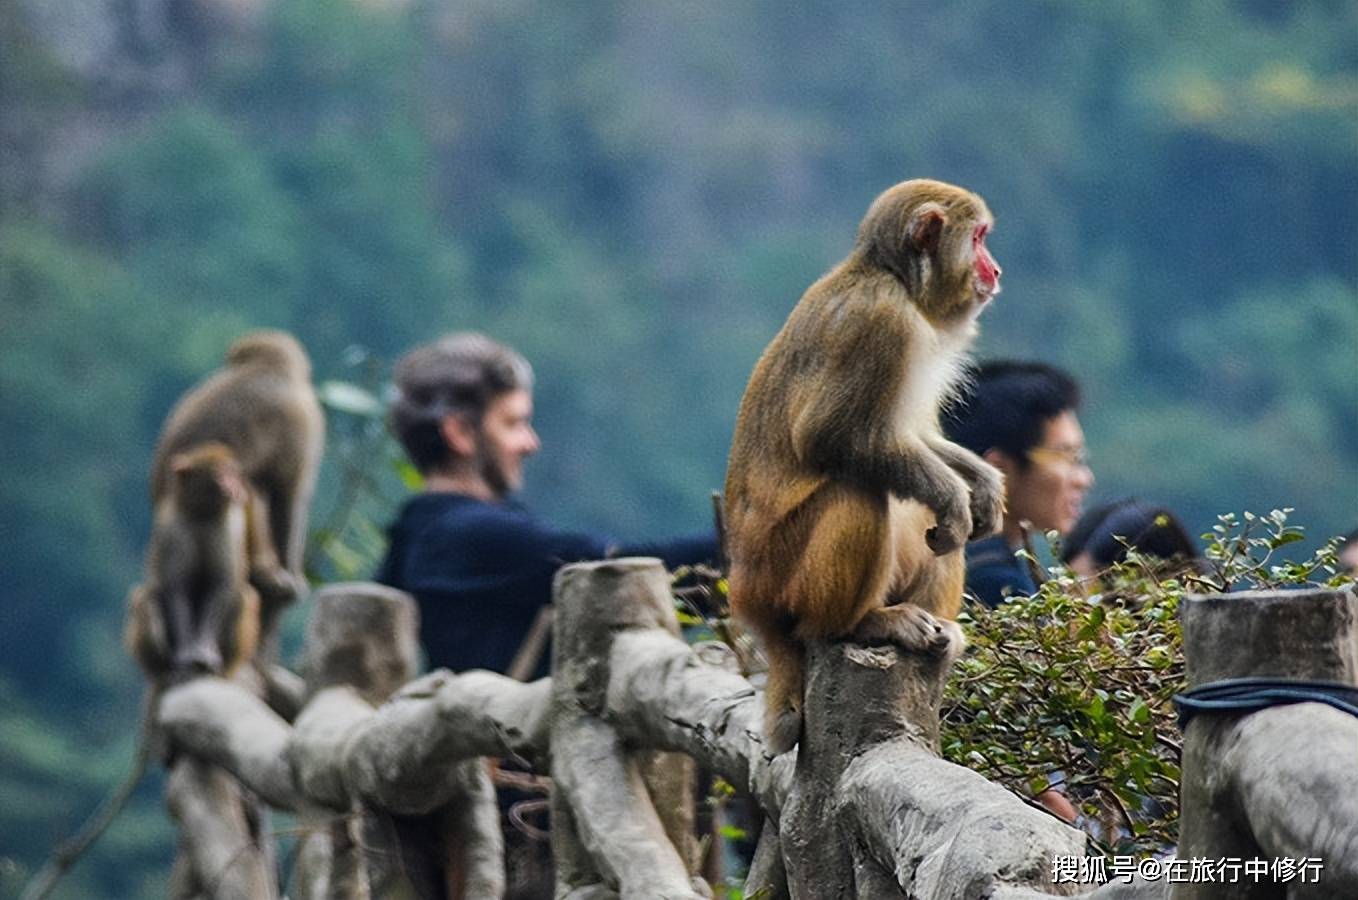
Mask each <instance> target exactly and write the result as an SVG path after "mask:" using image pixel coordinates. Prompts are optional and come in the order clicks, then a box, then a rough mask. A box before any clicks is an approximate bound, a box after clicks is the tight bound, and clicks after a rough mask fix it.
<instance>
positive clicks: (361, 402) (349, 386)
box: [316, 380, 383, 419]
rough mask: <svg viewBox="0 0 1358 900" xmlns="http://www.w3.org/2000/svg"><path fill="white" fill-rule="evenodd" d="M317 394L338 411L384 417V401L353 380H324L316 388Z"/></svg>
mask: <svg viewBox="0 0 1358 900" xmlns="http://www.w3.org/2000/svg"><path fill="white" fill-rule="evenodd" d="M316 396H317V397H319V398H320V401H321V402H322V403H324V404H325V405H326V406H328V407H330V408H331V409H333V410H335V411H337V412H342V413H348V414H349V415H351V416H361V417H363V418H369V419H373V418H381V417H382V412H383V409H382V402H381V401H380V400H378V399H377V398H376V397H374V396H373V395H372V394H371V393H369V392H368V391H366V390H364V389H363V388H361V387H359V386H358V385H356V384H353V383H352V382H348V381H336V380H330V381H326V382H322V384H321V385H320V386H319V387H318V388H316Z"/></svg>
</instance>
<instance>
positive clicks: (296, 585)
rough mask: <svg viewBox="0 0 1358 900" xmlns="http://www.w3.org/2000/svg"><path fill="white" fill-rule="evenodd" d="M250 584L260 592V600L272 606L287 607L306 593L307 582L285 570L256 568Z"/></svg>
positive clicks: (252, 572)
mask: <svg viewBox="0 0 1358 900" xmlns="http://www.w3.org/2000/svg"><path fill="white" fill-rule="evenodd" d="M250 584H252V585H254V588H255V590H257V591H259V595H260V598H261V599H262V600H263V601H264V602H265V603H267V604H270V605H271V606H287V605H288V604H289V603H292V602H293V601H294V600H296V599H297V598H298V597H301V596H302V595H304V594H305V593H306V580H305V579H303V578H299V577H298V576H296V575H294V574H293V573H291V572H289V571H288V570H287V569H284V568H276V567H272V566H270V567H256V568H255V569H253V570H251V572H250Z"/></svg>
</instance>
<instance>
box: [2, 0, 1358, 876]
mask: <svg viewBox="0 0 1358 900" xmlns="http://www.w3.org/2000/svg"><path fill="white" fill-rule="evenodd" d="M920 176H927V177H933V178H939V179H943V180H947V181H954V182H957V183H960V184H963V185H966V186H968V187H970V188H973V189H974V190H976V191H978V192H980V193H981V194H982V195H984V196H985V198H986V200H987V201H988V203H989V205H990V207H991V208H992V209H993V210H994V211H995V214H996V217H997V225H996V229H995V231H994V234H993V237H992V239H991V247H992V249H993V251H994V253H995V255H996V257H997V258H998V259H999V261H1000V263H1001V265H1003V267H1004V269H1005V276H1004V281H1005V290H1004V295H1003V296H1002V297H1001V298H1000V299H999V300H998V301H997V303H996V304H995V306H994V307H992V308H991V309H990V310H988V311H987V313H986V314H985V316H984V318H983V321H982V332H983V336H982V339H981V342H980V345H979V348H978V354H977V355H978V356H981V357H988V356H1001V355H1004V356H1019V357H1030V358H1039V359H1044V360H1048V361H1051V362H1055V363H1057V364H1060V365H1062V366H1065V367H1067V368H1069V369H1070V370H1071V371H1073V372H1074V373H1075V374H1076V375H1077V376H1078V377H1079V378H1080V380H1081V381H1082V382H1083V384H1084V385H1085V388H1086V409H1085V411H1084V412H1083V414H1082V418H1083V420H1084V423H1085V426H1086V431H1087V433H1088V439H1089V445H1090V450H1091V454H1092V457H1093V465H1094V468H1095V472H1096V474H1097V476H1098V484H1097V485H1096V487H1095V492H1094V495H1093V496H1092V497H1091V498H1090V499H1091V502H1095V501H1097V500H1099V499H1111V498H1114V497H1117V496H1121V495H1125V494H1132V493H1134V494H1138V495H1140V496H1143V497H1146V498H1149V499H1154V500H1157V501H1160V502H1163V503H1166V504H1169V505H1170V506H1171V507H1173V508H1175V509H1177V510H1179V511H1180V512H1181V514H1182V515H1183V516H1184V518H1185V520H1186V521H1187V522H1188V523H1189V524H1190V526H1191V527H1192V528H1193V530H1194V531H1195V532H1200V531H1204V530H1206V529H1207V528H1208V527H1210V525H1211V524H1212V523H1213V521H1214V519H1215V516H1216V515H1217V514H1218V513H1222V512H1228V511H1240V510H1245V509H1249V510H1255V511H1261V512H1262V511H1267V510H1268V509H1271V508H1273V507H1281V506H1288V507H1295V509H1296V512H1295V513H1294V514H1293V517H1292V518H1293V521H1296V522H1299V523H1301V524H1304V525H1307V526H1308V528H1309V532H1310V534H1311V536H1312V538H1313V540H1314V541H1318V540H1319V539H1320V538H1321V537H1324V536H1329V535H1331V534H1336V533H1342V532H1346V531H1348V530H1350V529H1352V528H1353V527H1355V526H1358V4H1354V3H1353V2H1351V0H1310V2H1305V3H1277V2H1273V0H1188V2H1179V0H1175V2H1170V0H1145V2H1140V3H1126V4H1111V3H1110V4H1091V3H1087V2H1080V0H1029V2H1022V3H1014V2H1009V0H959V2H954V3H947V4H937V3H923V2H907V3H889V4H888V3H870V2H864V0H834V2H822V0H811V2H805V3H798V4H785V3H773V2H750V3H740V4H733V3H707V2H702V3H647V2H641V0H588V2H586V0H559V2H554V3H529V2H526V0H460V2H455V0H408V2H399V0H366V2H360V0H61V2H50V0H0V567H2V568H0V571H2V572H3V578H0V617H2V619H3V628H2V629H0V895H6V896H7V895H11V893H12V892H14V891H16V890H17V888H18V886H19V885H20V884H22V882H23V881H24V879H25V878H26V877H27V875H28V874H29V873H30V872H31V871H32V870H33V868H35V867H36V866H37V865H38V864H40V862H41V860H42V858H43V856H44V854H45V853H46V851H47V850H48V849H49V848H50V847H51V846H52V844H53V843H54V842H55V841H56V840H57V839H58V838H59V837H61V836H63V835H65V834H67V833H69V832H70V831H71V830H72V829H73V828H74V827H75V826H76V825H77V824H78V823H79V822H80V821H81V820H82V819H83V817H84V816H85V815H86V814H87V813H88V812H89V810H90V809H91V808H92V807H93V805H94V804H95V802H96V800H97V798H98V796H99V795H100V794H101V793H102V792H103V791H104V790H106V789H107V787H108V786H109V785H111V784H112V783H113V782H115V781H116V780H117V778H118V777H119V776H120V775H121V773H122V772H123V770H124V768H125V766H126V761H127V760H128V759H129V758H130V757H131V753H132V747H131V743H132V737H133V734H134V732H135V725H134V723H135V720H136V716H137V706H138V702H139V696H140V693H141V687H140V678H139V676H138V674H137V672H136V670H135V668H134V666H133V664H132V663H131V662H130V661H129V660H128V659H127V657H126V656H125V654H124V653H123V651H122V649H121V647H120V644H119V638H120V631H121V621H122V609H123V598H124V596H125V593H126V591H127V589H128V587H129V586H130V585H131V584H132V583H134V582H135V581H136V580H137V578H138V576H139V571H140V560H141V553H142V547H143V544H144V541H145V539H146V536H147V533H148V530H149V517H150V515H149V513H150V511H149V505H148V502H147V497H146V476H147V470H148V467H149V461H150V454H151V448H152V444H153V441H154V439H155V436H156V433H157V430H158V428H159V425H160V422H161V420H162V419H163V417H164V415H165V413H166V412H167V411H168V409H169V407H170V406H171V404H172V403H173V402H174V400H175V398H176V397H177V396H178V395H179V394H180V393H181V392H182V391H184V390H185V389H186V388H188V387H189V386H190V385H192V384H193V383H194V382H196V381H197V380H198V379H199V378H201V377H202V376H203V375H204V374H205V373H207V372H208V371H210V370H211V369H213V368H215V367H216V366H217V365H218V364H219V363H220V360H221V358H222V354H223V351H224V349H225V347H226V345H227V344H228V343H229V342H230V340H231V339H232V338H233V337H235V336H236V335H238V334H239V333H240V332H242V331H243V330H246V329H248V328H252V327H258V326H272V327H281V328H287V329H289V330H291V331H293V332H295V333H296V334H297V335H298V336H299V337H300V338H301V340H302V342H303V343H304V344H305V346H306V347H307V348H308V350H309V352H310V353H311V355H312V358H313V361H314V364H315V367H316V370H317V378H318V380H327V379H338V380H342V381H348V382H353V383H355V384H359V385H362V386H365V387H367V388H368V389H369V390H370V391H372V392H373V393H374V394H378V393H380V389H381V385H382V381H383V379H384V378H385V376H386V373H387V371H388V367H389V364H390V362H391V361H392V360H393V359H394V358H395V357H396V356H397V355H399V354H400V353H401V352H402V351H403V350H404V349H406V348H408V347H410V346H411V345H413V344H415V343H417V342H421V341H425V340H428V339H431V338H433V337H435V336H436V335H438V334H440V333H442V332H445V331H448V330H451V329H459V328H475V329H479V330H482V331H485V332H487V333H489V334H491V335H493V336H494V337H496V338H499V339H501V340H503V341H506V342H508V343H510V344H512V345H514V346H516V347H518V348H519V349H521V350H522V351H523V352H524V353H525V354H526V355H527V356H528V357H529V358H530V359H531V360H532V361H533V363H534V364H535V366H536V369H537V373H538V379H539V388H538V396H537V402H538V417H537V422H538V425H539V430H540V432H541V434H542V437H543V441H544V445H545V447H544V451H543V453H542V454H541V455H540V456H539V457H538V458H536V459H535V460H534V461H533V462H532V463H531V464H530V467H529V472H528V478H529V488H528V490H527V492H526V498H525V499H526V500H527V501H528V502H529V503H531V504H533V505H534V506H536V507H537V508H538V509H539V510H540V511H541V512H542V513H543V514H545V515H546V516H549V517H550V518H551V519H553V520H554V521H556V522H559V523H561V524H563V525H569V526H578V527H586V528H593V529H599V530H603V531H607V532H610V533H613V534H616V535H619V536H625V537H632V538H640V537H659V536H663V535H666V534H672V533H677V532H680V531H685V530H690V529H693V528H699V527H703V526H704V525H705V524H706V523H707V522H708V521H709V517H710V512H709V510H710V507H709V500H708V492H709V491H710V490H711V489H713V488H716V487H719V486H720V484H721V481H722V477H723V472H724V466H725V454H726V449H727V446H728V443H729V440H730V435H731V431H732V427H733V424H734V418H735V412H736V408H737V405H738V403H739V400H740V395H741V392H742V390H743V388H744V385H745V380H746V378H747V376H748V374H749V371H750V369H751V367H752V366H753V364H754V361H755V359H756V358H757V356H758V354H759V352H760V351H761V350H762V348H763V347H764V345H765V344H766V343H767V342H768V340H769V339H770V338H771V337H772V335H773V334H774V332H775V331H776V330H777V329H778V327H779V326H780V325H781V323H782V321H783V319H784V317H785V316H786V314H787V312H788V311H789V310H790V309H791V307H792V305H793V304H794V303H795V302H796V300H797V298H798V297H799V296H800V294H801V292H802V291H803V290H804V289H805V287H806V286H807V285H808V284H810V282H811V281H812V280H813V279H814V278H815V277H816V276H817V275H819V274H820V273H821V272H823V271H824V270H825V269H826V268H828V267H829V266H831V265H832V264H834V263H835V262H836V261H838V260H839V259H840V258H842V257H843V255H844V254H845V253H846V252H847V250H848V248H849V246H850V243H851V241H852V238H853V234H854V229H855V227H856V225H857V223H858V220H859V218H860V217H861V216H862V214H863V211H864V210H865V209H866V207H867V205H868V203H869V202H870V201H871V200H872V198H873V197H874V196H875V195H876V194H877V193H878V192H880V191H881V190H883V189H884V188H886V187H888V186H889V185H891V184H893V183H894V182H896V181H899V180H902V179H904V178H910V177H920ZM331 419H332V432H331V446H330V452H329V454H328V456H327V461H326V464H325V467H324V471H323V473H322V491H321V493H320V496H319V497H318V500H317V503H316V506H315V508H314V509H313V511H312V522H313V525H316V526H318V527H331V529H332V530H331V532H330V533H329V536H330V537H331V538H333V537H334V527H335V526H334V523H335V522H336V521H341V520H343V519H344V518H345V517H346V516H348V515H349V514H350V513H354V512H355V511H356V510H357V513H356V514H357V515H358V517H359V518H360V519H361V520H363V521H367V522H369V523H370V525H369V528H368V531H367V532H366V533H359V534H357V535H355V533H353V532H350V537H349V539H348V543H347V544H346V543H345V542H344V541H330V542H329V543H327V542H326V541H325V540H318V541H317V542H316V545H315V546H314V547H313V551H314V552H313V554H312V569H313V571H314V572H315V573H316V574H317V575H319V576H321V577H332V576H333V577H341V576H342V577H349V576H353V575H358V576H362V575H366V574H368V573H367V571H365V567H366V566H367V565H369V564H370V562H371V559H372V558H373V557H374V556H375V555H376V554H377V553H379V552H380V550H381V545H380V531H379V530H378V528H379V526H381V525H382V524H384V523H385V522H386V521H387V520H388V519H389V518H390V516H391V514H392V512H393V510H394V504H395V503H397V502H398V501H399V499H400V496H401V489H400V487H399V482H395V481H394V478H392V477H388V476H389V475H390V473H389V472H388V471H387V470H389V469H390V468H391V467H390V466H389V465H387V463H386V461H385V460H386V459H387V458H388V456H389V454H390V448H389V446H386V447H385V448H384V449H383V451H382V453H380V454H374V453H372V452H369V451H367V450H365V451H363V452H355V451H354V447H355V446H362V447H371V446H373V444H372V441H374V440H380V437H377V438H375V437H374V434H375V433H379V434H380V429H378V431H377V432H375V431H374V429H375V428H376V427H377V424H376V420H375V419H371V418H368V419H365V418H364V417H362V416H356V415H351V414H348V413H344V412H340V411H334V412H332V415H331ZM365 441H366V442H368V443H366V444H365V443H363V442H365ZM365 466H367V467H368V468H369V469H375V470H378V471H368V472H366V473H365V472H364V471H363V469H364V467H365ZM384 473H385V474H384ZM355 478H369V479H371V480H372V481H371V482H369V484H370V486H371V485H372V484H376V485H377V486H378V488H380V489H373V490H368V491H366V492H362V497H363V498H364V499H363V503H362V504H359V503H357V502H356V501H355V493H354V491H353V490H352V484H353V480H354V479H355ZM346 485H348V487H346ZM393 485H395V487H394V489H393ZM364 504H366V505H364ZM326 523H330V526H326ZM304 615H305V610H297V611H294V615H293V617H292V620H291V621H292V622H293V626H292V627H293V628H294V630H295V625H296V622H298V621H300V619H301V617H304ZM158 789H159V788H158V785H157V784H156V783H155V781H154V780H153V781H151V782H149V783H148V785H147V786H145V787H144V789H143V790H142V791H141V792H140V793H139V795H138V797H137V800H136V802H135V803H134V805H133V807H132V809H131V810H129V812H127V813H126V814H125V815H124V817H123V818H122V819H121V820H120V821H119V823H118V824H117V825H116V826H115V827H114V828H113V829H112V831H111V832H110V833H109V834H108V835H107V836H105V837H104V839H103V840H102V841H101V842H100V843H99V844H98V845H97V846H96V848H95V850H94V851H93V852H92V853H91V854H90V856H89V857H88V858H86V859H85V860H84V861H82V862H81V863H80V865H79V866H78V867H77V868H76V869H75V870H74V872H73V873H72V875H71V876H69V878H68V880H67V881H66V882H65V883H64V885H63V888H62V890H61V891H60V892H59V893H58V896H63V897H72V898H74V897H80V898H101V897H107V898H139V897H157V896H161V895H162V894H163V887H162V886H161V885H162V883H163V878H164V876H165V873H166V870H167V868H168V862H169V859H170V856H171V854H172V851H173V829H172V826H171V825H170V823H169V821H168V819H167V818H166V816H165V814H164V812H163V811H162V809H161V806H160V800H159V795H158V793H157V792H158Z"/></svg>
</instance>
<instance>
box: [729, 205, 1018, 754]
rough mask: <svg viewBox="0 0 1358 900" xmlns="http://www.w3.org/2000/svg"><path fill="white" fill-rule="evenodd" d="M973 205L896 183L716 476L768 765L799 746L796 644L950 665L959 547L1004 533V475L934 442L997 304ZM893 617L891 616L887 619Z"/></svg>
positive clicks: (810, 309) (801, 312)
mask: <svg viewBox="0 0 1358 900" xmlns="http://www.w3.org/2000/svg"><path fill="white" fill-rule="evenodd" d="M992 223H993V219H992V217H991V214H990V210H989V209H987V208H986V205H985V203H984V202H983V201H982V200H981V198H980V197H978V196H976V195H975V194H973V193H970V192H969V191H966V190H963V189H962V188H958V187H954V186H952V185H949V184H943V183H941V182H937V181H925V180H915V181H906V182H903V183H901V184H898V185H896V186H895V187H892V188H890V189H889V190H887V191H886V192H885V193H883V194H882V195H881V196H880V197H878V198H877V199H876V200H875V201H874V202H873V204H872V206H871V207H870V208H869V209H868V212H867V215H866V216H865V217H864V219H863V222H862V224H861V225H860V226H859V230H858V238H857V241H856V242H855V244H854V248H853V251H852V252H851V253H850V254H849V256H848V258H847V259H845V260H844V261H843V262H841V263H840V264H839V265H837V266H836V267H835V268H834V269H832V270H831V271H830V272H829V273H827V274H826V275H824V276H823V277H821V279H820V280H819V281H817V282H816V283H815V284H813V285H812V286H811V287H810V288H809V289H808V290H807V291H806V293H805V294H804V295H803V296H802V299H801V301H800V302H799V303H798V304H797V306H796V307H795V308H794V309H793V311H792V313H791V315H789V316H788V320H787V322H786V324H784V326H783V328H782V330H781V331H780V332H779V333H778V335H777V336H776V337H775V338H774V339H773V342H772V343H771V344H769V346H768V348H767V349H765V351H764V354H763V356H761V357H760V359H759V362H758V363H757V364H756V366H755V369H754V374H753V375H752V376H751V378H750V383H749V386H748V387H747V388H746V390H745V396H744V399H743V400H742V401H741V405H740V414H739V417H738V419H737V421H736V431H735V437H734V439H733V442H732V446H731V456H730V461H729V464H728V467H727V473H726V491H725V493H726V529H727V540H728V550H729V554H730V559H731V577H730V596H731V607H732V611H733V613H734V614H735V615H736V616H737V617H738V618H740V619H742V620H744V621H745V622H746V623H747V624H749V625H750V627H751V628H752V629H753V630H754V632H755V633H756V635H757V636H758V637H759V638H760V640H761V643H762V645H763V648H764V652H765V655H766V657H767V658H768V663H769V676H768V684H767V687H766V689H765V696H764V703H765V720H764V731H765V736H766V739H767V740H768V742H769V747H770V749H771V750H772V751H773V752H775V753H782V752H784V751H786V750H789V749H791V748H792V746H793V745H794V744H796V743H797V741H798V739H799V736H800V732H801V725H802V712H801V711H802V699H803V690H804V685H803V671H802V669H803V658H804V655H805V647H804V643H805V641H807V640H812V639H827V638H838V637H846V636H852V637H854V638H855V639H857V640H862V641H866V642H869V643H881V642H883V641H890V642H894V643H897V644H900V645H902V646H904V647H906V648H909V649H915V650H923V651H927V652H935V653H946V654H948V655H949V656H952V655H955V654H956V653H957V652H959V651H960V650H961V647H962V636H961V631H960V630H959V629H958V628H957V626H956V624H954V623H953V622H951V621H946V622H940V621H939V620H938V619H937V618H935V616H938V617H942V618H944V619H948V620H951V619H953V618H955V617H956V615H957V612H958V610H959V608H960V606H961V600H962V587H963V580H964V574H965V572H964V563H963V557H962V550H961V548H962V546H963V544H964V543H966V541H968V540H970V539H975V538H979V537H983V536H985V535H989V534H991V533H993V532H994V531H995V530H996V529H997V528H998V527H999V524H1000V517H1001V513H1002V506H1003V498H1004V490H1003V482H1002V479H1001V476H1000V474H999V472H998V471H997V470H996V469H994V468H993V467H991V466H990V465H989V464H987V463H986V462H984V461H983V460H981V458H980V457H978V456H976V455H975V454H973V453H971V452H970V451H968V450H965V449H963V448H962V447H959V446H957V445H955V444H952V443H950V442H948V441H947V440H945V439H944V438H943V436H942V432H941V431H940V429H939V425H938V414H939V409H940V407H941V406H942V405H943V404H944V403H945V402H947V401H948V400H949V399H950V398H951V397H952V395H953V392H954V391H955V390H956V389H957V387H958V385H959V383H960V382H962V381H963V380H964V378H965V372H966V358H965V351H966V349H967V348H968V347H969V346H970V344H971V342H972V340H973V339H974V337H975V335H976V318H977V316H978V314H979V313H980V312H981V310H982V308H984V307H985V305H986V304H987V303H988V302H989V301H990V300H991V299H992V298H994V297H995V295H996V294H998V293H999V290H1000V283H999V282H1000V267H999V266H998V265H997V264H996V263H995V260H994V258H993V257H992V256H991V255H990V252H989V251H988V250H987V249H986V246H985V238H986V235H987V233H988V232H989V230H990V228H991V225H992ZM898 604H901V605H898Z"/></svg>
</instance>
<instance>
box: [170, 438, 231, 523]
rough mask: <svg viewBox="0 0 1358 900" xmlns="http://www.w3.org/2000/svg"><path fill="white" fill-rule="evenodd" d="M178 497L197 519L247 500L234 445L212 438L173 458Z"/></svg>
mask: <svg viewBox="0 0 1358 900" xmlns="http://www.w3.org/2000/svg"><path fill="white" fill-rule="evenodd" d="M170 472H171V474H172V476H173V478H174V492H175V498H176V501H177V502H178V504H179V506H180V508H181V509H183V510H184V512H186V513H188V514H189V515H191V516H193V517H195V518H210V517H215V516H220V515H221V514H222V512H223V511H224V510H226V509H227V508H228V507H229V506H231V505H233V504H243V503H245V501H246V496H247V495H246V487H245V473H244V472H242V471H241V467H240V463H239V462H238V461H237V460H236V455H235V454H234V453H232V452H231V448H230V447H227V446H226V445H225V444H222V443H218V442H217V441H211V442H209V443H206V444H199V445H198V446H197V447H194V448H192V449H190V450H185V451H184V452H183V453H176V454H175V455H174V456H173V457H172V458H171V459H170Z"/></svg>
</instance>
